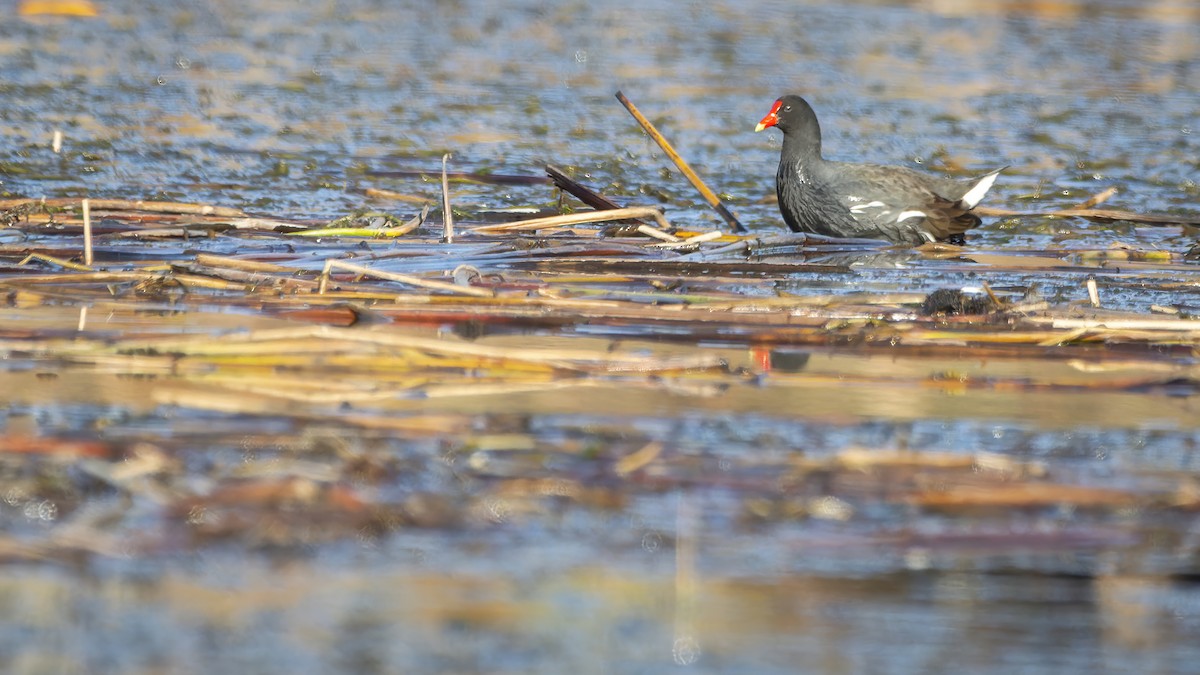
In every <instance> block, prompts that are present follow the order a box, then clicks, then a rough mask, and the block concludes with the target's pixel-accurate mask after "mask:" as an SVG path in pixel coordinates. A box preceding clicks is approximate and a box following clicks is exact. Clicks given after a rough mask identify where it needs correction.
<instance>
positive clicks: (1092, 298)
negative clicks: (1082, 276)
mask: <svg viewBox="0 0 1200 675" xmlns="http://www.w3.org/2000/svg"><path fill="white" fill-rule="evenodd" d="M1087 294H1088V302H1090V303H1091V304H1092V307H1099V306H1100V289H1099V288H1097V287H1096V277H1094V276H1092V275H1090V274H1089V275H1088V278H1087Z"/></svg>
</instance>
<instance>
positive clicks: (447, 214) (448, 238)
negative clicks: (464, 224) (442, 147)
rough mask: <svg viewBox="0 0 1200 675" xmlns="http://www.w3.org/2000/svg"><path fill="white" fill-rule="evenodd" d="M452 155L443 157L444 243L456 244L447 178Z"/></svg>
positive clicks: (448, 154)
mask: <svg viewBox="0 0 1200 675" xmlns="http://www.w3.org/2000/svg"><path fill="white" fill-rule="evenodd" d="M448 161H450V153H448V152H447V153H446V154H444V155H442V241H443V242H445V243H447V244H452V243H454V213H453V212H452V211H451V210H450V181H449V179H448V178H447V177H446V163H447V162H448Z"/></svg>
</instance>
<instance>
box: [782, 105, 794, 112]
mask: <svg viewBox="0 0 1200 675" xmlns="http://www.w3.org/2000/svg"><path fill="white" fill-rule="evenodd" d="M791 109H792V106H790V105H789V106H784V108H783V112H787V111H789V110H791Z"/></svg>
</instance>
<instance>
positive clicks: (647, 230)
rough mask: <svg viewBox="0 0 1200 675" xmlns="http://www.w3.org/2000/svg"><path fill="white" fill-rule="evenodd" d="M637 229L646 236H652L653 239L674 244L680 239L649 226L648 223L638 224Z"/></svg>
mask: <svg viewBox="0 0 1200 675" xmlns="http://www.w3.org/2000/svg"><path fill="white" fill-rule="evenodd" d="M637 231H638V232H641V233H642V234H644V235H646V236H647V237H653V238H654V239H658V240H659V241H663V242H666V243H668V244H675V243H678V242H679V241H680V239H679V237H676V236H675V235H673V234H670V233H668V232H663V231H662V230H659V229H657V228H653V227H650V226H649V225H638V226H637Z"/></svg>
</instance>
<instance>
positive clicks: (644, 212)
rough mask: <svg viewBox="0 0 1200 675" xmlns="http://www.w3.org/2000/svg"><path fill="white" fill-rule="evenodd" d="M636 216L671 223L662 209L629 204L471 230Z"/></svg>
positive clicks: (561, 224)
mask: <svg viewBox="0 0 1200 675" xmlns="http://www.w3.org/2000/svg"><path fill="white" fill-rule="evenodd" d="M636 218H653V219H654V220H655V222H657V223H658V224H659V226H661V227H662V228H664V229H670V228H671V223H670V222H669V221H668V220H667V219H666V217H665V216H663V214H662V211H659V210H658V209H656V208H652V207H649V206H630V207H626V208H623V209H613V210H612V211H585V212H583V213H571V214H567V215H563V216H547V217H545V218H531V219H529V220H519V221H516V222H513V223H502V224H499V225H481V226H479V227H476V228H473V229H472V230H471V231H472V232H475V233H477V234H502V233H505V232H532V231H537V230H545V229H548V228H551V227H565V226H567V225H582V224H584V223H605V222H609V221H613V220H630V219H636Z"/></svg>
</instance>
